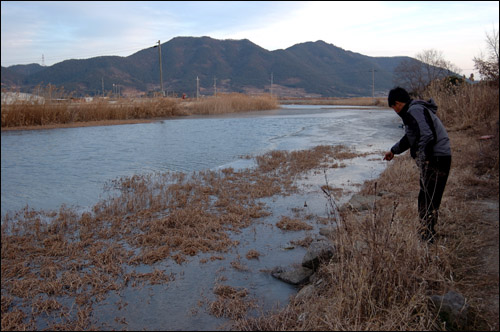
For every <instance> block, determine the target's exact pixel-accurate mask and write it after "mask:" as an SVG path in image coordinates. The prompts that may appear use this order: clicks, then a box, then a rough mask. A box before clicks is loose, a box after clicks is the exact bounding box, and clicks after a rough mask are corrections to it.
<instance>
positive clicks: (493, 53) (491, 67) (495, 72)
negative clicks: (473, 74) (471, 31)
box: [474, 29, 500, 85]
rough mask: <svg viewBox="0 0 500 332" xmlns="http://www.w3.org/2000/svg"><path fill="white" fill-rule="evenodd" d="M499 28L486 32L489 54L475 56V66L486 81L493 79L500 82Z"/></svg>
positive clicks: (497, 82)
mask: <svg viewBox="0 0 500 332" xmlns="http://www.w3.org/2000/svg"><path fill="white" fill-rule="evenodd" d="M498 45H499V41H498V30H496V29H493V31H492V33H491V34H489V33H486V46H487V49H488V54H487V55H486V56H484V55H481V56H479V57H475V58H474V67H475V68H476V69H477V70H478V71H479V74H480V75H481V78H482V79H483V80H485V81H492V82H496V84H497V85H498V84H499V62H500V57H499V52H498Z"/></svg>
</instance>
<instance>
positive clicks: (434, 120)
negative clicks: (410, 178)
mask: <svg viewBox="0 0 500 332" xmlns="http://www.w3.org/2000/svg"><path fill="white" fill-rule="evenodd" d="M436 111H437V105H436V103H435V102H434V100H432V99H429V100H428V101H423V100H410V102H409V103H407V104H406V105H405V107H404V108H403V109H402V110H401V111H400V112H399V113H398V115H399V116H400V117H401V118H402V119H403V123H404V125H405V135H404V136H403V138H401V140H400V141H399V142H398V143H396V144H394V146H393V147H392V148H391V152H392V153H394V154H401V153H403V152H405V151H406V150H408V149H410V153H411V156H412V157H413V158H414V159H416V161H417V164H419V165H422V164H423V162H425V161H427V160H429V158H431V157H433V156H435V157H439V156H451V149H450V139H449V138H448V133H447V132H446V129H445V128H444V126H443V124H442V123H441V120H439V118H438V117H437V116H436Z"/></svg>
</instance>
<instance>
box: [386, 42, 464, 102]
mask: <svg viewBox="0 0 500 332" xmlns="http://www.w3.org/2000/svg"><path fill="white" fill-rule="evenodd" d="M459 72H460V69H459V68H458V67H457V66H455V65H454V64H452V63H451V62H449V61H446V60H445V59H444V57H443V54H442V52H440V51H437V50H434V49H429V50H424V51H422V52H420V53H418V54H417V55H416V56H415V59H409V60H403V61H401V63H400V64H399V65H398V66H397V67H396V68H395V69H394V81H395V83H396V84H398V85H400V86H402V87H404V88H406V89H407V90H408V91H410V92H412V93H413V94H414V95H416V96H418V95H420V94H421V93H422V92H423V91H424V89H425V87H427V86H428V85H429V83H431V82H432V81H435V80H437V79H443V78H445V77H448V76H451V75H454V74H456V73H459Z"/></svg>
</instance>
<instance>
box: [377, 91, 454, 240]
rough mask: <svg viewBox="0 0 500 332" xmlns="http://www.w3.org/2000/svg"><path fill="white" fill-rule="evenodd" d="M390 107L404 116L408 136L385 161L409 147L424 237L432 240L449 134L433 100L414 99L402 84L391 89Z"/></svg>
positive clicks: (445, 174) (447, 165)
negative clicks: (414, 164)
mask: <svg viewBox="0 0 500 332" xmlns="http://www.w3.org/2000/svg"><path fill="white" fill-rule="evenodd" d="M387 99H388V102H389V107H391V108H392V109H393V110H394V111H395V112H396V113H397V114H398V115H399V116H400V117H401V118H402V119H403V123H404V125H405V135H404V136H403V138H401V140H400V141H399V142H397V143H396V144H394V146H393V147H392V148H391V150H390V151H389V152H387V153H386V154H385V157H384V160H388V161H390V160H392V159H393V158H394V155H396V154H401V153H403V152H405V151H406V150H408V149H410V153H411V156H412V157H413V158H414V159H415V160H416V162H417V166H418V167H419V169H420V192H419V194H418V213H419V217H420V220H421V222H422V230H421V233H420V235H421V237H422V240H424V241H428V242H430V243H432V242H433V241H434V236H435V234H436V231H435V225H436V223H437V219H438V214H439V206H440V205H441V198H442V197H443V192H444V188H445V186H446V181H447V180H448V174H449V173H450V166H451V149H450V140H449V138H448V133H447V132H446V129H445V128H444V126H443V124H442V123H441V120H439V118H438V117H437V116H436V111H437V105H436V104H435V103H434V100H432V99H429V100H428V101H427V102H426V101H423V100H413V99H411V98H410V96H409V94H408V92H407V91H406V90H405V89H403V88H400V87H397V88H394V89H392V90H391V91H390V92H389V96H388V98H387Z"/></svg>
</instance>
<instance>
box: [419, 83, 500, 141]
mask: <svg viewBox="0 0 500 332" xmlns="http://www.w3.org/2000/svg"><path fill="white" fill-rule="evenodd" d="M425 96H426V97H427V98H430V97H432V98H434V100H435V101H436V103H437V104H438V106H439V108H438V115H439V117H440V118H441V120H442V121H443V123H445V124H446V126H447V127H448V128H449V129H450V130H463V129H472V130H474V131H475V132H481V131H485V130H486V131H494V130H495V129H497V124H498V117H499V114H498V109H499V108H498V107H499V94H498V88H495V87H493V86H489V85H487V84H482V83H480V84H475V85H470V84H463V85H458V86H455V85H451V84H449V83H445V82H439V81H437V82H435V83H433V84H431V86H430V87H429V88H428V89H427V91H425Z"/></svg>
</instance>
